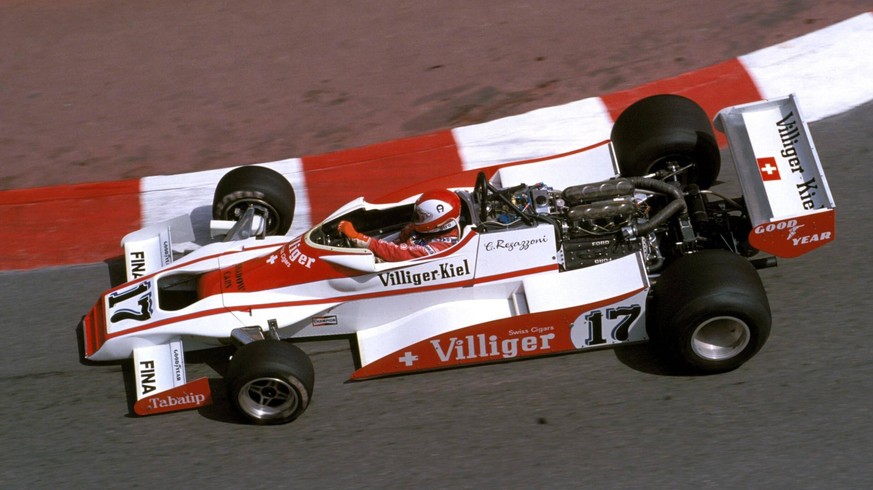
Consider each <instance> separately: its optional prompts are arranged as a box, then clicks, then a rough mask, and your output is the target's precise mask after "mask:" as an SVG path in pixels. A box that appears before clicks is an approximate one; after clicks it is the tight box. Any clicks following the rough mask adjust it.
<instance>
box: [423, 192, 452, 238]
mask: <svg viewBox="0 0 873 490" xmlns="http://www.w3.org/2000/svg"><path fill="white" fill-rule="evenodd" d="M460 216H461V200H460V199H459V198H458V195H457V194H455V193H454V192H452V191H449V190H446V189H435V190H432V191H427V192H425V193H424V194H422V195H421V197H419V198H418V200H417V201H415V209H414V211H413V214H412V227H413V229H415V231H417V232H419V233H436V232H438V231H445V230H448V229H449V228H452V227H454V226H457V224H458V218H459V217H460Z"/></svg>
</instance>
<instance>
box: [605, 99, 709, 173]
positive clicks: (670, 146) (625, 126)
mask: <svg viewBox="0 0 873 490" xmlns="http://www.w3.org/2000/svg"><path fill="white" fill-rule="evenodd" d="M611 139H612V143H613V145H614V147H615V155H616V158H617V159H618V166H619V169H620V170H621V175H622V176H624V177H639V176H643V175H648V174H651V173H653V172H655V171H658V170H663V169H666V168H667V165H668V164H669V163H670V162H675V163H677V164H678V165H679V166H680V167H685V166H687V165H689V164H691V165H692V167H691V168H690V169H689V170H688V173H687V175H686V176H685V177H684V183H686V184H697V185H698V186H700V188H701V189H708V188H709V187H711V186H712V185H713V184H714V183H715V179H716V178H717V177H718V172H719V170H720V169H721V155H720V153H719V149H718V142H717V141H716V139H715V134H714V133H713V129H712V124H711V123H710V121H709V116H707V115H706V112H705V111H704V110H703V109H702V108H701V107H700V106H699V105H697V103H695V102H694V101H692V100H690V99H687V98H685V97H682V96H679V95H667V94H665V95H654V96H651V97H646V98H645V99H641V100H639V101H637V102H635V103H633V104H632V105H631V106H630V107H628V108H627V109H625V110H624V112H622V113H621V114H620V115H619V116H618V119H616V121H615V125H613V127H612V134H611Z"/></svg>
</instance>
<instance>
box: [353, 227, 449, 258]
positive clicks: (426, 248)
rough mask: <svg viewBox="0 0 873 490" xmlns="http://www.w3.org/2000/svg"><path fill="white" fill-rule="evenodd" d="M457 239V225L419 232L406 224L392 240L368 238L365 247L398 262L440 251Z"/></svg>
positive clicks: (377, 254) (382, 256) (378, 255)
mask: <svg viewBox="0 0 873 490" xmlns="http://www.w3.org/2000/svg"><path fill="white" fill-rule="evenodd" d="M459 239H460V231H459V230H458V227H457V226H455V227H452V228H451V229H448V230H446V231H444V232H441V233H428V234H419V233H416V232H415V231H414V230H413V229H412V225H407V226H406V227H404V228H403V231H401V232H400V236H399V237H397V240H395V241H394V242H388V241H385V240H379V239H378V238H370V243H369V245H367V248H368V249H370V251H371V252H373V253H374V254H376V257H379V258H380V259H382V260H385V261H387V262H398V261H401V260H409V259H415V258H418V257H426V256H428V255H433V254H435V253H438V252H442V251H443V250H446V249H448V248H450V247H451V246H452V245H455V244H456V243H458V240H459Z"/></svg>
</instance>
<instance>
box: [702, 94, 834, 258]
mask: <svg viewBox="0 0 873 490" xmlns="http://www.w3.org/2000/svg"><path fill="white" fill-rule="evenodd" d="M715 127H716V128H717V129H718V130H719V131H722V132H723V133H725V135H726V136H727V140H728V145H729V147H730V152H731V155H732V156H733V159H734V163H735V165H736V168H737V173H738V175H739V180H740V185H741V187H742V190H743V195H744V197H745V201H746V207H747V209H748V212H749V217H750V219H751V222H752V231H751V233H750V234H749V243H750V244H751V245H752V246H753V247H755V248H757V249H759V250H762V251H764V252H767V253H771V254H773V255H776V256H779V257H797V256H799V255H802V254H804V253H807V252H809V251H811V250H813V249H815V248H818V247H820V246H822V245H824V244H826V243H829V242H831V241H833V240H834V238H835V231H836V230H835V217H834V215H835V211H834V209H835V207H836V206H835V205H834V200H833V196H832V195H831V191H830V188H829V187H828V183H827V179H826V178H825V174H824V170H823V169H822V166H821V162H820V161H819V158H818V154H817V153H816V150H815V145H814V144H813V141H812V137H811V135H810V133H809V127H808V126H807V124H806V122H805V121H804V119H803V115H802V113H801V111H800V107H799V105H798V103H797V97H796V96H795V95H789V96H787V97H783V98H778V99H771V100H766V101H761V102H753V103H751V104H744V105H738V106H734V107H728V108H726V109H723V110H721V111H720V112H719V113H718V114H717V115H716V117H715Z"/></svg>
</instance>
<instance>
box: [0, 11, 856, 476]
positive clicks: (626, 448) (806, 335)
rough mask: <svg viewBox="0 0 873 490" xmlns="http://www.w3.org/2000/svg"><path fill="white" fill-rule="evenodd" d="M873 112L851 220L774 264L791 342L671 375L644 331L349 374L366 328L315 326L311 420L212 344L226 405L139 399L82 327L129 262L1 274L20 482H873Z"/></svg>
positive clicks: (0, 369)
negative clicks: (223, 358)
mask: <svg viewBox="0 0 873 490" xmlns="http://www.w3.org/2000/svg"><path fill="white" fill-rule="evenodd" d="M864 7H867V6H864ZM859 11H860V7H859V8H857V9H855V10H853V11H851V12H849V13H848V15H844V16H841V17H840V18H847V17H849V16H850V15H853V14H855V13H859ZM791 35H793V34H791ZM788 37H790V35H788ZM781 39H782V38H778V39H777V40H781ZM766 41H767V40H765V41H763V42H766ZM770 41H772V40H770ZM754 47H755V46H752V48H754ZM544 49H545V48H544ZM749 50H750V49H749V47H748V46H742V47H741V48H739V49H738V52H736V53H733V54H734V55H736V54H740V53H742V52H748V51H749ZM642 57H646V59H652V60H655V59H656V58H657V57H656V54H655V53H652V54H651V55H648V54H647V55H645V56H642ZM712 61H718V60H717V59H714V60H712ZM653 63H654V61H653ZM630 71H633V70H630ZM680 71H681V70H680ZM578 95H579V96H583V95H590V94H578ZM576 98H578V97H576ZM529 103H530V104H535V102H534V101H531V102H529ZM544 105H547V104H544ZM374 117H375V116H374ZM871 127H873V104H867V105H865V106H862V107H860V108H858V109H855V110H853V111H851V112H849V113H846V114H843V115H840V116H837V117H833V118H829V119H827V120H824V121H821V122H818V123H815V124H813V125H812V128H811V129H812V134H813V137H814V139H815V141H816V144H817V147H818V150H819V154H820V156H821V159H822V162H823V164H824V166H825V169H826V172H827V175H828V179H829V182H830V187H831V189H832V191H833V194H834V198H835V200H836V202H837V220H838V222H837V234H838V235H837V241H836V242H835V243H833V244H831V245H829V246H827V247H825V248H823V249H820V250H817V251H815V252H813V253H812V254H810V255H808V256H804V257H801V258H799V259H794V260H785V261H782V262H781V265H780V267H778V268H776V269H769V270H765V271H762V277H763V278H764V281H765V285H766V286H767V290H768V294H769V296H770V301H771V305H772V308H773V315H774V318H773V321H774V329H773V333H772V335H771V338H770V341H769V342H768V344H767V345H766V346H765V348H764V350H763V351H762V352H761V353H760V354H759V355H758V356H757V357H755V358H754V359H753V360H752V361H750V362H749V363H747V364H746V365H745V366H743V367H742V368H740V369H738V370H736V371H734V372H732V373H728V374H723V375H718V376H707V377H686V376H676V375H672V374H671V373H669V372H664V371H663V370H662V369H661V368H660V365H659V364H658V363H657V362H656V361H655V359H654V358H653V357H652V355H651V353H650V352H649V351H648V350H647V349H646V348H644V347H635V348H628V349H622V350H615V351H600V352H592V353H584V354H577V355H569V356H560V357H554V358H549V359H540V360H532V361H523V362H515V363H507V364H500V365H493V366H484V367H476V368H470V369H459V370H450V371H443V372H437V373H431V374H423V375H415V376H408V377H396V378H390V379H384V380H377V381H369V382H362V383H345V380H346V379H347V377H348V375H349V374H350V373H351V371H352V359H351V355H350V353H349V351H348V350H347V349H346V347H345V345H344V344H343V343H341V342H330V343H312V344H306V345H305V346H304V347H305V349H306V350H308V351H309V352H311V353H312V354H313V355H312V358H313V362H314V364H315V368H316V391H315V397H314V401H313V403H312V405H311V406H310V408H309V410H308V411H307V412H306V414H304V415H303V417H301V418H300V419H299V420H298V421H296V422H294V423H292V424H290V425H286V426H281V427H269V428H259V427H251V426H247V425H243V424H240V423H239V421H238V420H236V419H235V418H234V417H233V416H232V415H231V414H230V413H229V412H228V411H227V408H226V404H225V403H224V400H223V399H221V397H220V393H221V391H220V389H221V381H220V379H218V377H217V375H216V374H215V372H214V371H213V370H212V369H211V368H210V367H209V366H208V365H206V364H199V363H190V364H189V374H190V375H191V376H192V377H194V376H197V375H201V374H203V375H209V376H211V377H212V378H214V380H215V388H216V389H217V392H218V394H219V399H218V400H217V403H216V405H214V406H212V407H210V408H207V409H204V410H202V411H199V412H198V411H191V412H184V413H177V414H169V415H161V416H154V417H145V418H134V417H132V416H130V415H129V414H128V400H127V399H126V395H125V381H124V379H125V376H124V373H123V372H122V371H123V370H122V368H121V367H118V366H100V367H92V366H83V365H81V364H80V363H79V361H78V356H77V352H76V350H75V348H73V347H72V346H73V345H74V344H75V342H76V332H75V327H76V323H77V322H78V320H79V318H80V317H81V315H82V314H83V313H84V312H85V311H86V310H87V309H88V307H90V305H91V304H92V303H93V301H95V299H96V298H97V296H98V295H99V293H100V292H102V291H103V290H104V289H106V288H107V287H108V286H109V285H110V283H109V272H108V267H107V266H106V265H105V264H96V265H82V266H76V267H65V268H57V269H47V270H40V271H32V272H26V273H25V272H9V273H2V274H0V292H2V293H0V311H2V324H3V326H2V327H0V328H2V332H3V336H4V341H5V344H6V349H5V351H4V355H3V356H2V358H0V393H2V394H3V398H2V402H0V421H2V422H0V424H2V425H0V428H2V429H0V434H2V444H3V451H2V454H0V482H2V486H3V487H4V488H51V487H85V486H95V487H96V486H102V487H107V488H115V487H126V488H147V487H156V486H163V487H166V486H173V487H179V488H239V487H247V488H275V487H282V488H284V487H295V488H296V487H309V488H342V487H347V488H390V487H397V488H403V487H421V488H473V487H476V488H532V487H538V488H545V487H555V488H578V487H585V488H614V487H619V488H621V487H624V488H765V487H769V488H822V487H829V488H863V487H866V486H867V485H868V484H869V482H870V481H873V465H871V464H870V463H869V457H868V454H869V441H870V440H871V438H873V424H871V423H870V413H869V406H870V402H871V393H873V390H871V388H873V376H871V374H873V373H871V371H873V363H871V361H870V347H869V343H870V339H869V337H870V336H869V334H867V329H868V328H869V326H868V324H869V321H868V319H869V318H870V314H871V313H873V305H871V300H869V298H868V295H867V294H865V292H866V289H867V283H868V282H869V281H868V278H869V277H871V273H873V271H871V268H873V266H871V265H870V262H869V257H870V248H871V247H870V244H869V237H870V236H873V234H871V232H873V230H871V225H870V222H869V220H867V219H866V217H867V216H866V215H865V214H864V211H865V210H866V209H867V207H866V204H867V203H869V202H870V198H869V191H868V186H869V184H870V183H871V179H870V177H869V168H868V167H869V165H868V163H869V161H870V159H871V156H873V143H871V142H870V138H869V134H870V128H871ZM392 136H398V135H396V134H395V135H392ZM268 159H269V158H258V159H257V160H258V161H266V160H268ZM236 163H239V162H236ZM5 168H7V167H6V166H5V165H4V169H5ZM153 170H154V169H149V171H153ZM728 171H729V168H728ZM728 177H729V176H727V175H726V176H725V178H726V179H727V178H728ZM727 185H728V186H729V184H727ZM189 361H190V359H189Z"/></svg>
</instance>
